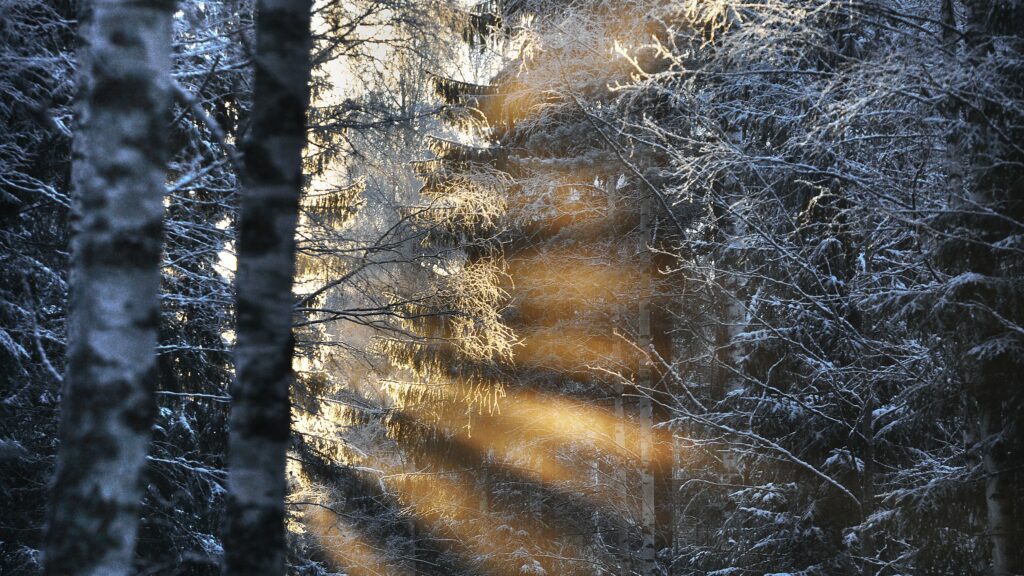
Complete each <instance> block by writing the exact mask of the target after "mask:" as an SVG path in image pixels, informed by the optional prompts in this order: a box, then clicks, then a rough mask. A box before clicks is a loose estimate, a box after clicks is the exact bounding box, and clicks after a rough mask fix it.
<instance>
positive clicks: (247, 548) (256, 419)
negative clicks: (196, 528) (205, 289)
mask: <svg viewBox="0 0 1024 576" xmlns="http://www.w3.org/2000/svg"><path fill="white" fill-rule="evenodd" d="M310 11H311V5H310V2H309V1H308V0H260V2H259V3H258V6H257V19H256V56H255V67H256V72H255V85H254V95H253V107H252V116H251V127H250V132H249V135H248V138H246V141H245V142H244V144H243V151H244V157H245V174H244V178H243V188H244V189H243V194H242V199H241V215H240V220H239V231H238V272H237V276H236V279H237V290H238V293H237V314H238V325H237V347H236V352H235V363H236V379H235V384H234V388H233V390H232V413H231V428H230V432H229V434H230V438H229V448H228V450H229V455H228V466H229V477H228V505H227V522H226V526H225V541H224V553H225V554H224V559H225V565H224V573H225V574H227V575H229V576H259V575H263V574H266V575H275V576H280V575H282V574H284V573H285V556H286V550H285V528H284V520H285V510H284V497H285V490H286V482H285V457H286V451H287V445H288V440H289V431H290V403H289V389H290V386H291V383H292V380H293V374H292V351H293V347H294V344H293V340H292V333H291V327H292V277H293V275H294V269H295V226H296V221H297V215H298V206H299V195H300V192H301V190H302V150H303V147H304V146H305V143H306V129H305V116H306V107H307V104H308V100H309V87H308V85H309V70H310V61H309V51H310Z"/></svg>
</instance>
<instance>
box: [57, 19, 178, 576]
mask: <svg viewBox="0 0 1024 576" xmlns="http://www.w3.org/2000/svg"><path fill="white" fill-rule="evenodd" d="M173 7H174V4H173V2H167V1H161V2H156V1H145V0H143V1H136V2H125V1H118V0H110V1H108V2H102V3H97V4H96V5H95V6H94V7H93V12H92V13H91V14H89V13H85V12H87V11H88V9H87V10H83V17H82V18H81V30H82V32H81V38H82V42H83V46H82V49H81V50H80V53H79V66H80V73H79V74H80V76H79V82H80V87H79V89H80V92H79V100H78V131H77V133H76V135H75V142H74V158H73V180H74V188H75V196H76V198H75V202H76V212H77V214H76V217H77V221H76V225H75V228H76V233H75V237H74V240H73V245H72V272H71V302H70V311H69V320H68V340H69V348H68V368H67V377H66V388H65V392H64V398H63V404H62V410H63V414H62V419H63V420H62V429H61V448H60V453H59V455H58V458H57V471H56V476H55V482H54V486H53V496H52V502H51V507H50V511H49V523H48V528H47V535H46V542H45V544H44V564H45V573H46V574H60V575H62V576H64V575H69V574H104V575H116V574H127V573H129V572H130V569H131V565H132V555H133V550H134V547H135V540H136V532H137V527H138V512H139V502H140V499H141V492H142V490H141V488H142V486H141V482H140V477H141V472H142V469H143V466H144V464H145V459H146V451H147V448H148V445H149V441H150V428H151V426H152V423H153V412H154V400H153V390H154V385H155V383H156V382H155V380H156V373H157V372H156V343H157V329H158V324H159V319H160V309H159V301H158V290H159V286H160V244H161V240H160V238H161V219H162V216H163V191H164V178H165V163H166V159H167V152H166V143H165V139H164V134H166V132H167V126H166V123H167V120H168V115H167V109H168V104H169V87H170V54H171V14H172V12H173Z"/></svg>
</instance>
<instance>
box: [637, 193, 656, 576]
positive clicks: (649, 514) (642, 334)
mask: <svg viewBox="0 0 1024 576" xmlns="http://www.w3.org/2000/svg"><path fill="white" fill-rule="evenodd" d="M650 232H651V206H650V201H648V200H644V201H643V203H642V204H641V207H640V239H641V244H640V250H641V251H642V254H646V259H648V260H649V258H650V255H649V252H648V250H647V242H648V241H649V240H650V238H651V233H650ZM645 268H647V269H648V270H649V266H647V267H645ZM640 282H641V287H640V306H639V312H640V321H639V327H640V329H639V337H638V339H637V340H638V341H637V346H639V348H640V350H642V351H643V354H644V355H643V356H641V358H640V366H639V370H638V371H637V393H638V397H639V412H640V528H641V539H640V574H642V575H643V576H651V575H652V574H654V568H655V557H656V552H657V550H656V543H655V536H656V534H657V513H656V512H657V509H656V507H655V506H656V502H655V501H654V479H655V472H656V470H655V468H656V466H657V463H656V461H655V458H654V454H655V446H654V404H653V401H652V396H653V395H654V382H653V378H652V371H651V361H650V359H649V357H648V356H647V355H648V354H650V347H651V277H650V275H649V274H644V277H643V278H642V279H641V281H640Z"/></svg>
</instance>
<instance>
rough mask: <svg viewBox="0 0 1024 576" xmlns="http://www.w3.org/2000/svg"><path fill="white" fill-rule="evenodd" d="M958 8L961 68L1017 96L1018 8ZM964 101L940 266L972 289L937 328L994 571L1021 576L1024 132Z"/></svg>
mask: <svg viewBox="0 0 1024 576" xmlns="http://www.w3.org/2000/svg"><path fill="white" fill-rule="evenodd" d="M964 5H965V8H966V9H965V29H964V35H963V37H964V43H965V57H966V60H967V62H966V64H967V65H968V66H969V67H972V68H977V69H983V70H985V69H987V70H991V71H992V72H991V73H990V74H988V75H987V78H986V80H987V81H988V82H989V83H990V84H991V85H993V86H995V87H997V88H998V89H1000V90H1002V91H1003V92H1004V93H1010V94H1020V93H1021V91H1022V90H1024V77H1022V75H1021V73H1020V70H1019V69H1015V68H1013V67H1012V66H1005V65H1003V62H1005V58H1004V57H1003V56H1002V54H1003V53H1013V52H1019V51H1020V50H1021V48H1022V47H1024V2H1021V1H1020V0H973V1H967V2H965V3H964ZM947 10H948V9H947ZM950 20H952V21H953V24H955V20H954V19H953V18H950ZM953 48H954V47H953V46H951V47H950V51H951V53H955V51H954V50H953ZM987 89H988V88H987V87H986V90H987ZM971 104H972V105H971V106H967V107H964V112H963V115H964V116H963V119H964V120H965V121H966V122H965V123H964V130H963V132H962V134H963V136H961V135H960V134H955V136H954V137H953V138H952V139H951V146H950V148H951V149H953V150H955V151H956V152H957V153H958V155H960V156H962V157H965V158H968V159H969V160H970V164H969V167H968V172H967V174H966V176H967V177H966V178H965V177H963V176H961V174H960V169H959V165H958V164H959V163H958V162H957V163H955V164H953V166H952V169H951V171H950V172H951V173H950V184H951V186H956V187H959V186H961V185H963V184H966V186H965V189H964V190H963V192H962V194H957V192H958V190H953V192H954V194H956V195H955V196H954V198H956V200H955V201H954V202H955V203H954V206H953V207H954V208H955V209H957V211H956V212H954V213H953V214H954V215H953V216H952V217H951V218H949V219H947V220H946V221H945V222H944V224H945V227H944V228H945V230H946V231H947V232H949V233H950V235H951V238H952V239H951V240H946V241H945V245H944V247H943V249H941V250H940V254H939V255H940V258H939V261H940V263H941V264H943V265H944V267H945V269H946V271H947V273H949V274H950V276H951V277H955V278H959V279H962V280H963V279H966V280H968V282H966V285H968V286H970V287H971V288H973V289H969V290H965V289H953V290H951V291H950V292H951V294H952V295H953V299H952V300H953V305H952V306H948V307H947V310H948V312H947V314H946V315H945V326H944V327H945V329H946V332H947V334H948V335H950V336H952V337H951V338H950V341H951V342H955V343H956V344H955V345H954V354H955V358H956V360H955V362H954V363H953V364H954V366H955V367H956V368H957V369H958V371H959V372H960V375H961V377H962V378H963V380H964V383H965V385H966V387H967V391H968V392H969V393H970V395H971V396H972V397H973V400H974V402H975V404H976V407H977V410H978V418H977V421H976V422H974V421H968V422H967V425H968V426H978V432H979V433H978V441H979V445H980V446H979V447H980V448H981V454H982V473H983V474H984V479H985V481H984V486H985V502H986V513H987V524H988V526H987V531H986V532H987V535H988V537H989V540H990V543H991V572H992V574H993V575H994V576H1010V575H1016V574H1021V573H1024V562H1022V560H1024V555H1022V554H1021V552H1020V550H1019V546H1020V541H1021V536H1022V534H1024V530H1022V520H1021V515H1020V513H1019V510H1018V508H1019V501H1020V496H1019V494H1018V492H1017V486H1016V483H1015V482H1014V476H1015V474H1016V473H1017V472H1016V471H1017V470H1019V468H1020V465H1021V458H1020V452H1019V450H1014V444H1015V438H1014V436H1015V431H1016V430H1018V429H1019V418H1020V416H1019V412H1020V411H1019V408H1020V402H1021V395H1020V385H1019V382H1020V376H1019V375H1020V373H1021V372H1020V370H1021V368H1022V367H1024V365H1022V362H1021V357H1020V355H1019V346H1020V332H1019V327H1020V326H1021V325H1022V324H1024V291H1022V289H1021V286H1020V281H1019V275H1020V272H1021V270H1022V269H1024V263H1022V261H1021V256H1020V253H1019V251H1017V250H1014V249H1009V248H1008V247H1009V246H1012V245H1014V242H1016V241H1017V239H1018V238H1019V233H1020V228H1019V222H1021V221H1022V218H1024V199H1022V196H1021V190H1020V187H1021V182H1022V181H1024V170H1022V168H1021V166H1022V165H1024V153H1022V152H1021V149H1020V142H1021V139H1022V138H1024V129H1022V128H1021V126H1020V117H1019V115H1017V116H1014V111H1013V110H1008V109H1006V108H1005V107H1004V105H1003V104H1002V103H1000V102H998V101H997V100H996V99H994V98H992V97H989V96H987V95H979V96H977V97H975V98H974V101H973V102H971ZM964 318H969V319H970V321H969V322H967V323H965V322H964V321H963V319H964ZM1011 343H1012V344H1011Z"/></svg>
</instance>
